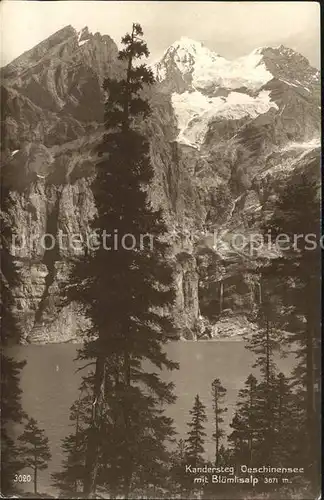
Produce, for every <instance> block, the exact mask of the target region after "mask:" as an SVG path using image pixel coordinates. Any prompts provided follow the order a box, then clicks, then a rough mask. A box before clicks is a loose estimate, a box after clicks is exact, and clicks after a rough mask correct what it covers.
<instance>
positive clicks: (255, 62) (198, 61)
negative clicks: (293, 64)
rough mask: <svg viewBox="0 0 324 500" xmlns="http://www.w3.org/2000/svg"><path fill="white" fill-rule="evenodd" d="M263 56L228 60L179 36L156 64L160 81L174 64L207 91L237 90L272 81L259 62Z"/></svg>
mask: <svg viewBox="0 0 324 500" xmlns="http://www.w3.org/2000/svg"><path fill="white" fill-rule="evenodd" d="M262 57H263V56H262V54H259V53H255V52H252V53H251V54H249V55H247V56H244V57H240V58H238V59H235V60H233V61H229V60H227V59H225V58H224V57H221V56H220V55H218V54H216V53H214V52H212V51H211V50H209V49H208V48H207V47H205V46H204V45H203V44H202V43H200V42H195V41H194V40H190V39H189V38H186V37H182V38H181V39H180V40H179V41H177V42H175V43H173V44H172V45H171V46H170V47H169V48H168V50H167V51H166V52H165V54H164V56H163V58H162V59H161V61H160V63H158V64H156V65H155V72H156V76H157V79H158V80H159V81H162V80H164V78H165V77H166V76H167V68H168V67H169V66H170V63H172V62H173V63H174V64H175V65H176V67H177V69H178V70H179V71H180V72H181V73H182V75H188V74H191V76H192V85H193V87H196V88H201V89H204V88H207V87H209V86H210V85H216V86H220V87H226V88H229V89H235V88H236V89H238V88H240V87H243V86H244V87H247V88H249V89H253V90H255V89H258V88H260V87H262V85H264V84H265V83H267V82H268V81H269V80H271V79H272V78H273V75H272V74H271V73H270V72H269V71H268V70H267V69H266V67H265V65H264V63H263V62H262Z"/></svg>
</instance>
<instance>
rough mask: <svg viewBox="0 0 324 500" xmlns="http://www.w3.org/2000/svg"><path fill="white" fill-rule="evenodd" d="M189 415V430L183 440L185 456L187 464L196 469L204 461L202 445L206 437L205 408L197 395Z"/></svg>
mask: <svg viewBox="0 0 324 500" xmlns="http://www.w3.org/2000/svg"><path fill="white" fill-rule="evenodd" d="M189 413H190V415H191V421H190V422H188V424H187V425H188V428H189V430H188V432H187V438H186V440H185V443H186V454H187V460H188V463H189V464H190V465H192V466H193V467H198V466H199V464H202V462H203V460H204V459H203V455H204V453H205V448H204V443H205V437H206V432H205V426H204V423H205V422H206V420H207V416H206V407H205V405H204V404H203V403H202V402H201V401H200V398H199V395H198V394H197V395H196V397H195V402H194V405H193V407H192V409H191V410H190V412H189Z"/></svg>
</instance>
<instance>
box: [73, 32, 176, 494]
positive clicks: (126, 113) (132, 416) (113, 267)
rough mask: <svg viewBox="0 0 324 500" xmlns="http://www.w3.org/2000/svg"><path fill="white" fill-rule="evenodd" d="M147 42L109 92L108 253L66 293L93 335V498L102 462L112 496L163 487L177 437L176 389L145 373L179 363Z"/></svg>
mask: <svg viewBox="0 0 324 500" xmlns="http://www.w3.org/2000/svg"><path fill="white" fill-rule="evenodd" d="M142 36H143V32H142V29H141V26H140V25H139V24H133V26H132V31H131V33H130V34H127V35H125V36H124V38H123V39H122V44H123V46H124V48H123V49H122V50H121V51H120V52H119V59H120V60H121V61H123V62H124V64H125V76H124V78H122V79H121V80H118V81H117V80H115V79H107V80H106V81H105V82H104V90H105V92H106V95H107V100H106V104H105V128H106V134H105V136H104V139H103V141H102V144H101V146H100V148H99V149H100V151H99V156H100V159H99V161H98V164H97V176H96V179H95V181H94V183H93V193H94V197H95V202H96V206H97V210H98V215H97V217H96V220H95V221H94V226H93V227H94V229H97V230H99V233H100V234H101V235H102V236H104V235H105V238H106V245H100V247H99V248H98V249H97V250H96V251H89V252H87V256H86V258H85V259H83V260H82V261H81V262H80V263H78V264H76V266H75V267H74V271H73V273H72V276H71V282H70V284H69V286H68V287H67V297H68V300H78V301H79V302H82V303H83V304H84V308H85V312H86V313H87V314H88V316H89V317H90V318H91V320H92V325H93V326H92V329H91V331H90V332H89V340H88V341H87V342H86V343H85V345H84V348H83V349H82V350H81V352H80V355H79V358H80V359H83V360H87V361H89V360H93V361H94V362H95V369H94V373H93V400H92V419H91V424H90V426H89V428H88V430H87V452H86V460H85V480H84V493H85V494H86V495H87V496H91V495H94V493H95V488H96V484H97V482H98V480H99V476H100V474H99V473H100V467H101V464H100V460H101V459H102V457H103V456H105V460H106V462H107V463H108V462H109V460H110V462H111V463H113V465H112V467H114V470H115V474H114V477H115V479H116V477H117V478H118V480H117V483H118V484H114V488H115V489H117V490H118V489H119V491H122V493H123V494H124V495H126V497H127V496H128V494H129V492H130V489H131V488H134V487H135V484H137V483H138V481H139V482H140V483H141V484H142V486H143V485H144V484H146V485H148V484H149V483H150V482H154V481H159V480H160V478H159V474H158V473H157V470H158V469H161V464H162V463H163V461H165V460H166V458H167V450H166V441H167V440H168V439H171V438H172V436H173V432H174V431H173V427H172V421H171V419H169V418H167V417H166V416H165V415H164V410H163V405H164V404H168V403H172V402H174V399H175V398H174V395H173V384H172V383H165V382H163V381H162V380H161V379H160V375H159V373H152V372H147V370H146V369H145V367H144V362H150V363H151V365H152V366H155V367H156V368H157V369H158V370H159V371H160V370H162V369H170V370H172V369H175V368H177V363H174V362H172V361H170V360H169V359H168V357H167V355H166V353H165V352H164V349H163V345H164V344H165V343H166V342H167V341H168V340H169V339H170V338H172V337H173V336H174V328H173V323H172V321H171V319H170V317H169V316H168V315H167V313H166V312H165V311H166V309H167V308H168V307H169V306H170V305H171V304H172V303H173V300H174V289H173V267H172V266H171V265H170V263H169V261H168V255H169V246H168V244H167V243H165V242H164V241H163V236H164V234H165V233H166V226H165V224H164V220H163V215H162V212H161V211H160V210H154V209H153V208H152V206H151V204H150V201H149V194H148V188H149V185H150V183H151V181H152V179H153V174H154V172H153V166H152V164H151V161H150V155H149V143H148V140H147V138H146V137H145V135H143V133H142V132H141V128H142V126H143V120H145V119H146V118H147V117H148V115H149V113H150V106H149V103H148V102H147V100H146V99H145V96H144V90H145V87H146V86H149V85H151V84H152V83H153V81H154V80H153V75H152V72H151V71H150V70H149V69H148V68H147V67H146V66H145V65H144V64H138V60H139V59H140V58H141V57H142V56H148V54H149V52H148V49H147V46H146V44H145V42H144V41H143V39H142ZM109 235H110V236H109ZM143 235H146V236H145V237H144V236H143ZM108 247H111V248H110V249H109V248H108ZM107 433H108V434H110V435H112V436H113V437H115V439H116V440H117V442H116V443H115V445H114V446H112V448H111V453H114V456H110V457H109V451H108V450H107V447H106V448H105V450H103V446H104V443H105V441H106V439H107ZM103 437H104V439H103ZM117 438H118V439H117ZM100 457H101V458H100ZM148 461H149V462H150V467H151V469H149V467H148ZM149 470H151V471H152V474H151V475H150V474H148V471H149ZM115 483H116V481H115Z"/></svg>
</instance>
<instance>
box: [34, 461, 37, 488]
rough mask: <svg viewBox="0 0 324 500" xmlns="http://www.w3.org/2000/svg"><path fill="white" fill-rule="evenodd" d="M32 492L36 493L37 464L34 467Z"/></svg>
mask: <svg viewBox="0 0 324 500" xmlns="http://www.w3.org/2000/svg"><path fill="white" fill-rule="evenodd" d="M34 493H35V495H37V466H35V468H34Z"/></svg>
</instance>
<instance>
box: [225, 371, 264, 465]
mask: <svg viewBox="0 0 324 500" xmlns="http://www.w3.org/2000/svg"><path fill="white" fill-rule="evenodd" d="M230 426H231V428H232V429H233V432H232V433H231V434H230V435H229V436H228V440H229V441H230V443H231V448H232V456H233V460H234V462H235V463H237V464H242V463H244V464H248V465H252V464H253V465H254V464H255V463H257V460H256V455H257V452H258V447H259V443H260V436H262V430H261V429H260V422H259V391H258V382H257V379H256V378H255V377H254V375H252V374H251V375H249V376H248V378H247V380H246V382H245V387H244V388H243V389H241V390H240V391H239V394H238V401H237V408H236V411H235V414H234V417H233V420H232V423H231V424H230Z"/></svg>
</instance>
